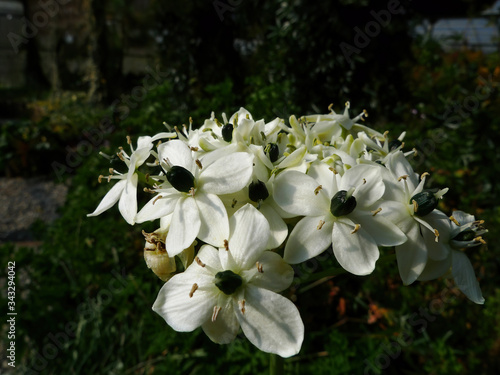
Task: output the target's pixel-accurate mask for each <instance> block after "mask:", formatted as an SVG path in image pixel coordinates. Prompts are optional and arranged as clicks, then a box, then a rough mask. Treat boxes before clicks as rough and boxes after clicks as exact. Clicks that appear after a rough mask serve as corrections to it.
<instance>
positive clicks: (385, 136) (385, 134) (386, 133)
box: [382, 130, 389, 138]
mask: <svg viewBox="0 0 500 375" xmlns="http://www.w3.org/2000/svg"><path fill="white" fill-rule="evenodd" d="M388 134H389V130H386V131H385V132H384V134H382V136H383V137H384V138H387V135H388Z"/></svg>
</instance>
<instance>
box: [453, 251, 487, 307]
mask: <svg viewBox="0 0 500 375" xmlns="http://www.w3.org/2000/svg"><path fill="white" fill-rule="evenodd" d="M451 255H452V269H451V271H452V273H453V278H454V279H455V283H456V284H457V286H458V288H459V289H460V290H461V291H462V292H463V293H464V294H465V295H466V296H467V297H468V298H469V299H470V300H471V301H472V302H474V303H478V304H481V305H482V304H483V303H484V298H483V294H482V293H481V288H480V287H479V283H478V282H477V279H476V275H475V274H474V268H472V264H471V262H470V260H469V258H467V255H465V254H464V253H462V252H460V251H452V253H451Z"/></svg>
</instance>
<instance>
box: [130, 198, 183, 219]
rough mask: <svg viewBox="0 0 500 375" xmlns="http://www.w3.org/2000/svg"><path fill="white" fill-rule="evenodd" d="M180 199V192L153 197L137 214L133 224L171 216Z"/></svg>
mask: <svg viewBox="0 0 500 375" xmlns="http://www.w3.org/2000/svg"><path fill="white" fill-rule="evenodd" d="M160 197H161V198H160ZM180 197H182V193H180V192H177V193H172V194H164V193H160V194H158V195H156V196H154V197H153V198H152V199H151V200H150V201H149V202H148V203H146V204H145V205H144V207H142V208H141V210H140V211H139V212H138V213H137V215H136V217H135V222H136V223H144V222H145V221H153V220H156V219H158V218H161V217H163V216H166V215H169V214H171V213H172V212H173V211H174V208H175V205H176V204H177V201H178V200H179V198H180Z"/></svg>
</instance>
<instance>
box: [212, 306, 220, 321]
mask: <svg viewBox="0 0 500 375" xmlns="http://www.w3.org/2000/svg"><path fill="white" fill-rule="evenodd" d="M221 309H222V307H220V306H214V312H213V314H212V323H213V322H215V321H216V320H217V315H219V311H220V310H221Z"/></svg>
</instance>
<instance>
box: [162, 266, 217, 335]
mask: <svg viewBox="0 0 500 375" xmlns="http://www.w3.org/2000/svg"><path fill="white" fill-rule="evenodd" d="M193 266H197V267H199V266H198V265H197V264H193V265H192V266H191V267H193ZM191 267H189V268H191ZM189 268H188V269H189ZM200 268H201V267H200ZM212 279H213V277H212V278H210V277H209V276H207V275H203V274H200V275H193V274H192V273H187V272H184V273H180V274H177V275H175V276H174V277H172V278H171V279H170V280H169V281H167V282H166V283H165V285H163V287H162V288H161V290H160V292H159V293H158V297H157V298H156V301H155V303H154V305H153V311H155V312H156V313H158V314H159V315H161V317H162V318H163V319H165V321H166V322H167V324H168V325H169V326H170V327H172V328H173V329H174V330H176V331H179V332H190V331H193V330H195V329H196V328H198V327H199V326H201V325H202V324H203V323H205V322H206V321H207V320H208V319H210V317H211V315H212V312H213V306H214V301H216V300H217V299H216V295H217V291H216V288H217V287H216V286H215V284H213V280H212ZM195 283H196V284H197V285H198V287H199V288H198V290H196V291H195V292H194V293H193V294H192V297H190V292H191V288H192V287H193V284H195Z"/></svg>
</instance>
